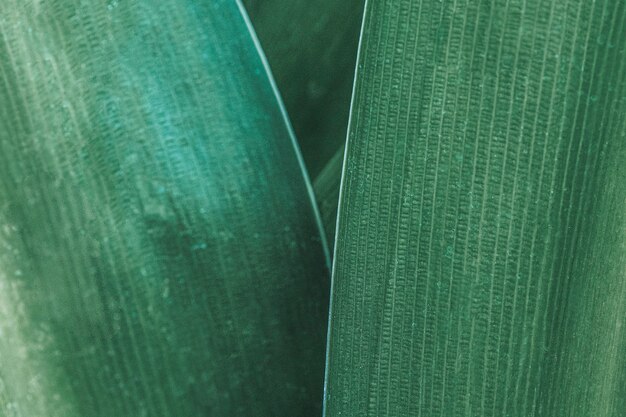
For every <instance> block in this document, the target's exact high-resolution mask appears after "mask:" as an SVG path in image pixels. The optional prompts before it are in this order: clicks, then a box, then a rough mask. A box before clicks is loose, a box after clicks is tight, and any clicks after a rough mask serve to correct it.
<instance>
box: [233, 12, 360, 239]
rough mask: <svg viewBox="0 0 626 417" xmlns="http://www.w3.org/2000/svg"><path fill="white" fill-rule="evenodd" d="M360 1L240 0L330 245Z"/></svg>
mask: <svg viewBox="0 0 626 417" xmlns="http://www.w3.org/2000/svg"><path fill="white" fill-rule="evenodd" d="M364 3H365V0H343V1H336V0H317V1H308V0H244V4H245V5H246V7H247V8H248V10H249V12H250V18H251V20H252V23H253V24H254V27H255V29H256V31H257V33H258V35H259V39H260V42H261V45H262V46H263V50H264V51H265V54H266V55H267V58H268V61H269V64H270V67H271V68H272V72H273V74H274V76H275V77H276V83H277V85H278V89H279V90H280V92H281V95H282V97H283V99H284V101H285V106H286V108H287V110H288V113H289V117H290V119H291V121H292V123H293V127H294V130H295V132H296V136H297V138H298V142H299V144H300V148H301V149H302V154H303V157H304V160H305V163H306V166H307V168H308V170H309V173H310V175H311V178H312V180H313V184H314V187H315V195H316V198H317V203H318V205H319V208H320V212H321V215H322V219H323V221H324V228H325V230H326V234H327V240H328V242H329V244H330V245H331V246H332V243H333V242H334V230H335V223H336V218H337V203H338V199H339V184H340V179H341V164H342V162H343V153H344V147H343V145H344V143H345V139H346V129H347V126H348V114H349V110H350V97H351V93H352V86H353V83H354V69H355V65H356V53H357V44H358V39H359V33H360V28H361V22H362V17H363V5H364Z"/></svg>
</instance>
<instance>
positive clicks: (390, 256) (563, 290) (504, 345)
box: [325, 0, 626, 417]
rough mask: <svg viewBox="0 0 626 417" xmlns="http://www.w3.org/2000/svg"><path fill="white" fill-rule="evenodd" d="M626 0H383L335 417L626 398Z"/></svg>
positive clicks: (337, 285)
mask: <svg viewBox="0 0 626 417" xmlns="http://www.w3.org/2000/svg"><path fill="white" fill-rule="evenodd" d="M624 39H626V3H624V2H623V1H621V0H597V1H594V2H590V1H585V0H569V1H557V0H552V1H539V0H526V1H517V0H493V1H475V2H468V1H413V0H381V1H370V2H368V3H367V4H366V11H365V22H364V29H363V34H362V40H361V50H360V53H359V58H358V62H359V66H358V70H357V80H356V86H355V96H354V99H353V108H352V113H351V122H350V128H349V132H350V133H349V136H348V143H347V154H346V158H347V159H346V165H345V166H344V176H343V183H342V192H341V197H340V206H339V207H340V208H339V225H338V231H337V234H338V235H337V241H336V248H335V259H334V267H333V269H334V271H333V290H332V301H331V309H332V313H331V328H330V340H329V352H328V358H327V361H328V368H327V382H326V397H325V404H326V405H325V411H326V415H327V416H329V417H333V416H340V415H344V416H345V415H350V416H446V417H447V416H481V417H485V416H520V417H521V416H523V417H526V416H531V415H537V416H554V417H562V416H613V417H618V416H621V415H623V412H624V410H626V332H625V331H624V320H625V319H626V249H625V242H626V232H625V231H626V212H625V210H624V207H625V203H626V182H625V181H624V179H625V178H626V172H625V169H624V167H625V166H626V117H624V114H626V100H625V99H624V98H625V97H626V43H625V42H624Z"/></svg>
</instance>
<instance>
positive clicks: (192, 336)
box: [0, 0, 327, 417]
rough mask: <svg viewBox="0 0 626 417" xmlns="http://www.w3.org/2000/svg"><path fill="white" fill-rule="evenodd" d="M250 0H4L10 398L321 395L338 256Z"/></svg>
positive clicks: (268, 411) (85, 401)
mask: <svg viewBox="0 0 626 417" xmlns="http://www.w3.org/2000/svg"><path fill="white" fill-rule="evenodd" d="M241 10H242V9H241V8H240V6H239V5H238V3H236V2H232V1H226V0H213V1H211V2H205V3H204V4H199V3H198V2H194V1H185V0H179V1H168V2H159V3H155V2H151V1H135V2H130V3H129V2H77V1H69V0H68V1H54V2H30V3H24V2H17V1H8V2H3V3H2V6H0V16H2V17H1V18H0V36H1V38H0V41H1V43H0V56H1V58H0V71H1V73H0V74H1V76H0V98H1V101H2V103H3V105H2V107H1V108H0V201H1V206H0V221H1V223H2V225H3V228H2V232H1V234H0V242H1V244H2V247H3V250H2V252H1V253H0V286H1V291H0V294H1V295H0V297H1V298H0V323H1V326H2V327H1V329H2V334H3V336H2V338H0V410H2V412H3V414H5V415H11V416H25V417H26V416H28V417H31V416H50V417H57V416H58V417H72V416H94V417H96V416H107V417H109V416H112V415H122V416H147V415H149V416H198V415H209V414H211V415H246V416H249V415H261V416H262V415H267V416H270V415H271V416H277V415H294V413H295V414H299V415H308V414H315V410H316V409H319V408H320V402H321V398H320V394H319V391H320V389H321V385H322V374H323V365H322V364H323V348H324V346H323V345H324V333H325V332H324V324H325V315H326V306H325V299H326V289H325V286H326V284H325V282H326V281H327V280H326V279H324V278H325V276H326V274H327V266H326V262H327V256H325V253H324V252H325V247H324V243H323V236H321V235H320V227H319V220H318V219H317V215H316V213H315V209H314V206H313V205H312V201H311V187H310V185H309V184H308V182H307V181H308V180H307V179H306V174H304V173H303V171H302V164H301V163H300V162H299V154H298V151H297V149H295V147H294V143H293V136H292V135H291V132H290V130H289V127H288V124H287V122H286V120H285V116H284V112H283V111H282V110H281V107H280V104H279V102H278V100H277V97H276V92H275V90H274V89H273V87H272V82H271V80H270V79H269V78H268V74H267V71H266V68H265V67H264V64H263V61H262V58H261V57H260V55H259V51H258V50H257V48H256V45H255V43H254V38H253V36H252V35H251V34H250V32H249V27H248V25H247V23H246V20H245V18H244V17H243V16H242V12H241Z"/></svg>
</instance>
